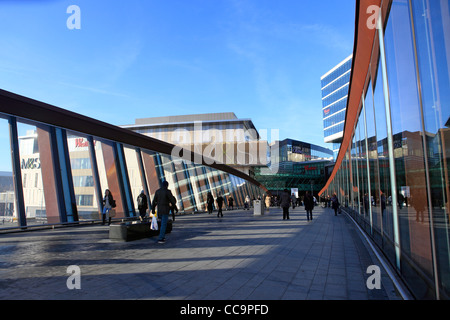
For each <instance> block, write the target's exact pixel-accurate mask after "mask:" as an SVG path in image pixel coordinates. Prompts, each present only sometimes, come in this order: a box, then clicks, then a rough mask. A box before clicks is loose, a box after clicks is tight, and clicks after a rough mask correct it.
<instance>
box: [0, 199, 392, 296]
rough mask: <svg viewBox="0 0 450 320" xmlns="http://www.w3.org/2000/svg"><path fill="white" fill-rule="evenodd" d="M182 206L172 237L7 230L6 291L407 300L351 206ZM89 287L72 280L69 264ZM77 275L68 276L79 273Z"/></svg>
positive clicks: (1, 245) (2, 286)
mask: <svg viewBox="0 0 450 320" xmlns="http://www.w3.org/2000/svg"><path fill="white" fill-rule="evenodd" d="M313 214H314V220H313V221H312V222H308V221H307V220H306V212H305V210H304V209H303V208H296V209H295V210H292V209H291V210H290V217H291V219H290V220H285V221H283V220H282V213H281V209H279V208H271V209H270V212H269V213H266V214H265V215H264V216H253V212H252V211H242V210H235V211H224V217H223V218H217V213H213V214H211V215H208V214H205V213H202V214H195V215H184V216H178V217H177V219H176V221H175V223H174V225H173V231H172V233H171V234H168V235H167V242H166V243H165V244H158V243H156V238H151V239H143V240H138V241H134V242H127V243H124V242H113V241H111V240H109V238H108V227H107V226H101V225H94V226H83V227H75V228H70V229H69V228H65V229H55V230H44V231H36V232H28V233H18V234H0V299H3V300H5V299H56V300H79V299H83V300H97V299H152V300H153V299H175V300H306V299H312V300H323V299H325V300H331V299H333V300H335V299H337V300H350V299H352V300H398V299H400V297H399V295H398V294H397V293H396V291H395V289H394V286H393V284H392V282H391V280H390V279H389V277H388V276H387V275H386V272H385V271H384V270H383V268H381V270H382V281H381V283H382V287H381V289H374V290H369V289H368V288H367V285H366V281H367V279H368V277H369V276H370V275H369V274H367V273H366V271H367V268H368V266H370V265H378V266H380V267H381V264H380V263H379V261H378V260H377V259H376V257H375V256H374V254H373V253H372V252H371V251H370V250H369V249H368V246H367V245H366V244H365V240H363V239H362V238H361V236H360V235H359V234H358V231H357V230H356V228H355V226H354V225H353V223H352V222H351V221H350V220H349V218H348V217H346V216H345V215H339V216H334V213H333V212H332V210H331V209H323V208H320V207H316V208H315V210H314V211H313ZM72 265H75V266H78V267H79V269H80V271H81V275H80V277H79V279H80V282H79V283H80V285H81V289H79V290H77V289H74V290H69V289H68V287H67V282H68V279H69V276H71V274H69V273H68V272H67V271H68V270H67V268H68V267H69V266H72ZM73 279H74V278H71V279H69V282H70V283H72V284H73V283H75V282H74V280H73Z"/></svg>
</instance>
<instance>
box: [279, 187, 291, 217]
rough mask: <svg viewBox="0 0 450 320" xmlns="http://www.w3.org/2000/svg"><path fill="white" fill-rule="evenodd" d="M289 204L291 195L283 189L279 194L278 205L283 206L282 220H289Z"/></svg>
mask: <svg viewBox="0 0 450 320" xmlns="http://www.w3.org/2000/svg"><path fill="white" fill-rule="evenodd" d="M290 204H291V196H290V195H289V191H288V190H287V189H284V191H283V193H282V194H281V196H280V206H281V207H282V208H283V220H285V219H288V220H289V205H290Z"/></svg>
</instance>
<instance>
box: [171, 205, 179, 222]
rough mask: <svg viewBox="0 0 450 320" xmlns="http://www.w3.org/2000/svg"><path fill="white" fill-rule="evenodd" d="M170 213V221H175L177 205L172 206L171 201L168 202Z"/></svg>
mask: <svg viewBox="0 0 450 320" xmlns="http://www.w3.org/2000/svg"><path fill="white" fill-rule="evenodd" d="M169 207H170V213H171V214H172V222H173V221H175V211H176V212H178V207H177V206H176V205H175V206H173V205H172V203H169Z"/></svg>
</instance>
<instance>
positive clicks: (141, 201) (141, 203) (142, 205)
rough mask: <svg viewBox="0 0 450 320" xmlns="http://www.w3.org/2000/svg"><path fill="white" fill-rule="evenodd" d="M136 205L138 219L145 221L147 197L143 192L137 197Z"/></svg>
mask: <svg viewBox="0 0 450 320" xmlns="http://www.w3.org/2000/svg"><path fill="white" fill-rule="evenodd" d="M137 204H138V210H139V219H140V220H141V222H142V221H144V219H145V215H146V214H147V209H148V201H147V196H146V195H145V192H144V190H142V191H141V194H140V195H139V196H138V197H137Z"/></svg>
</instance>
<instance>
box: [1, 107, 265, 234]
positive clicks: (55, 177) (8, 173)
mask: <svg viewBox="0 0 450 320" xmlns="http://www.w3.org/2000/svg"><path fill="white" fill-rule="evenodd" d="M55 117H58V115H55ZM114 128H117V129H120V128H118V127H114ZM114 128H113V129H112V130H115V129H114ZM0 130H1V131H2V132H1V133H2V134H3V135H4V137H5V139H2V141H3V142H2V145H1V146H0V147H1V148H3V151H4V153H3V154H4V155H7V156H5V157H3V161H2V163H1V166H2V168H1V170H0V188H1V189H0V200H1V204H0V229H5V230H6V229H10V228H13V229H16V228H31V227H33V226H35V227H38V226H46V225H58V224H64V223H79V222H82V221H85V222H86V221H89V222H95V221H101V212H102V209H103V203H102V198H103V196H104V192H105V190H106V189H109V190H110V192H111V193H112V195H113V197H114V199H115V201H116V204H117V207H116V208H115V210H116V216H115V218H116V219H125V218H137V217H138V216H139V213H138V212H137V197H138V195H139V194H140V193H141V191H144V193H146V194H147V195H148V196H149V197H150V200H151V199H153V196H154V194H155V192H156V190H157V189H158V188H160V187H161V185H162V182H163V181H165V180H167V181H168V182H169V189H171V191H172V193H173V194H174V196H175V197H176V200H177V206H178V208H179V211H180V213H183V212H184V213H195V212H200V211H206V196H207V193H208V192H211V193H212V194H213V197H214V198H217V196H218V195H219V194H221V195H222V196H223V197H224V198H225V201H226V202H225V203H227V202H228V200H229V198H230V197H233V199H234V207H235V208H236V207H243V206H244V199H245V197H246V196H247V195H248V196H250V198H257V197H258V196H262V195H263V194H264V193H265V191H264V190H263V189H262V188H261V187H260V185H259V184H258V185H256V184H253V183H256V181H254V180H252V179H251V178H250V177H248V180H247V179H246V178H245V177H247V176H246V175H245V174H243V173H241V172H239V173H236V176H235V175H233V174H231V173H228V172H225V171H220V170H218V169H215V168H213V167H209V166H207V165H204V164H196V163H194V162H190V161H188V160H184V159H183V160H181V159H174V158H172V156H171V155H167V154H164V153H161V152H156V151H155V150H149V149H146V148H141V147H140V146H138V145H130V144H125V143H121V142H119V141H113V140H109V139H106V138H104V137H100V136H93V135H91V134H87V133H83V132H82V128H80V132H76V131H74V130H73V129H65V128H63V127H58V126H54V125H50V124H44V123H42V122H38V121H34V120H32V119H24V118H20V117H16V116H12V115H8V114H6V113H0ZM121 130H123V129H121ZM121 134H122V135H123V133H121ZM130 134H132V133H131V132H130ZM133 134H134V133H133ZM118 136H120V134H118ZM142 138H143V139H150V138H147V137H144V136H142ZM9 155H12V157H11V158H9V157H8V156H9ZM230 170H231V169H230Z"/></svg>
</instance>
